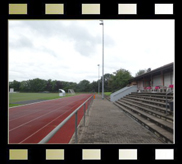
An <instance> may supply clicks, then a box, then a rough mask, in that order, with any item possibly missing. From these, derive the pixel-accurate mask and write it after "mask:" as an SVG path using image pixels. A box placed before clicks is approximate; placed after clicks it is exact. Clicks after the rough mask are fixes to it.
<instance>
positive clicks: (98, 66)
mask: <svg viewBox="0 0 182 164" xmlns="http://www.w3.org/2000/svg"><path fill="white" fill-rule="evenodd" d="M97 66H98V94H99V92H100V79H99V78H100V74H99V72H100V69H99V66H100V65H99V64H98V65H97Z"/></svg>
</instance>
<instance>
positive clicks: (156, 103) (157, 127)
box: [114, 92, 173, 143]
mask: <svg viewBox="0 0 182 164" xmlns="http://www.w3.org/2000/svg"><path fill="white" fill-rule="evenodd" d="M172 101H173V93H170V94H168V95H167V102H172ZM114 104H115V105H116V106H118V107H119V108H120V109H122V110H123V111H124V112H126V113H127V115H129V116H130V117H131V118H133V119H134V120H136V121H137V122H139V123H140V124H141V125H142V126H144V127H145V128H147V129H148V130H150V131H151V132H153V133H154V134H155V135H156V136H157V137H159V139H160V140H162V141H163V142H164V143H173V109H172V108H171V107H170V104H169V103H166V94H165V93H137V92H136V93H135V92H133V93H131V94H129V95H127V96H125V97H123V98H121V99H119V100H118V101H116V102H114ZM166 107H167V108H166ZM166 109H167V110H166Z"/></svg>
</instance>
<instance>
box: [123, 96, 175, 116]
mask: <svg viewBox="0 0 182 164" xmlns="http://www.w3.org/2000/svg"><path fill="white" fill-rule="evenodd" d="M122 99H126V100H128V99H129V100H130V101H131V102H134V103H137V104H139V105H142V106H145V107H150V108H152V109H154V110H157V111H160V112H162V113H166V108H165V107H160V106H157V105H152V104H149V103H144V102H141V101H137V100H133V99H131V98H128V97H124V98H122ZM167 112H168V113H170V114H173V112H172V111H170V110H169V109H168V110H167Z"/></svg>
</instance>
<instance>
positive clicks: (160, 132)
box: [114, 102, 173, 143]
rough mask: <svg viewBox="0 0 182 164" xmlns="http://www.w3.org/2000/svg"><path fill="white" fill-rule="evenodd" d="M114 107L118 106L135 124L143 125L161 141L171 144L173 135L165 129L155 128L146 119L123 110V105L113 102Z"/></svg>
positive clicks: (155, 126)
mask: <svg viewBox="0 0 182 164" xmlns="http://www.w3.org/2000/svg"><path fill="white" fill-rule="evenodd" d="M114 104H115V105H116V106H118V107H119V108H120V109H122V110H123V111H124V112H126V113H127V114H129V115H130V117H132V118H133V119H135V120H136V121H137V122H139V123H140V124H141V125H143V126H144V127H145V128H147V129H148V130H150V131H152V132H153V133H154V134H155V135H157V136H158V137H159V138H160V139H162V140H163V141H164V142H166V143H173V134H172V133H170V132H168V131H166V130H165V129H163V128H161V127H159V126H157V125H156V124H154V123H152V122H150V121H148V120H147V119H145V118H143V117H142V116H140V115H138V114H136V113H134V112H132V111H131V110H129V109H127V108H125V107H124V106H123V105H120V104H118V103H117V102H114Z"/></svg>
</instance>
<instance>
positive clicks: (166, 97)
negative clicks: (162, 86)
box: [166, 90, 173, 114]
mask: <svg viewBox="0 0 182 164" xmlns="http://www.w3.org/2000/svg"><path fill="white" fill-rule="evenodd" d="M172 92H173V90H171V91H169V92H167V91H166V114H167V103H168V100H167V95H168V94H169V93H172Z"/></svg>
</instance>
